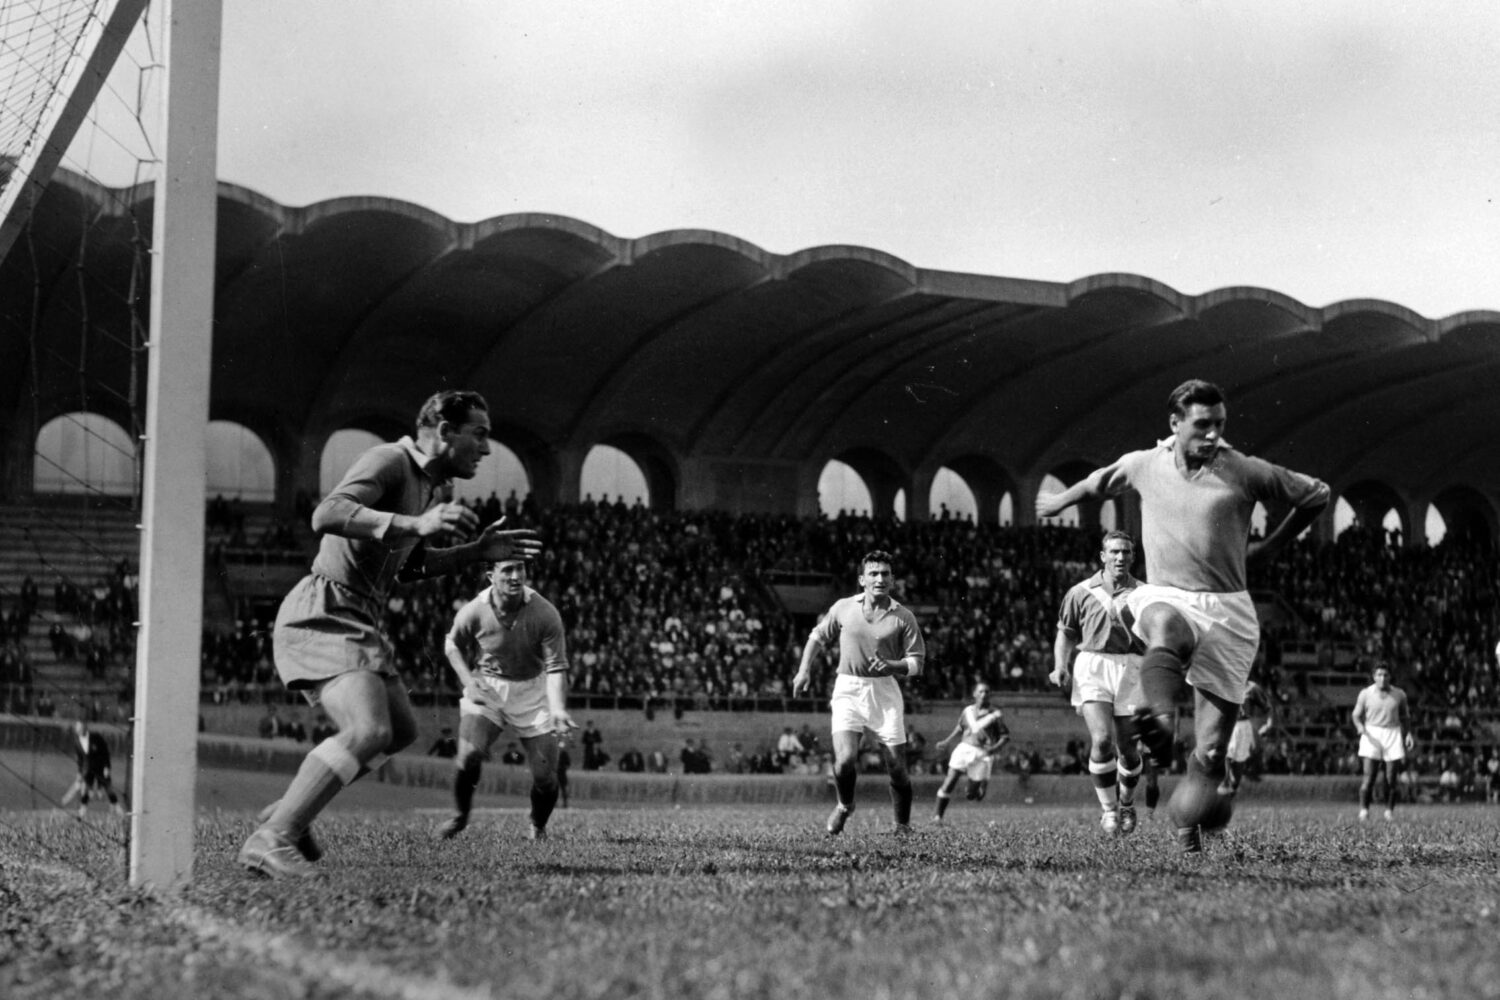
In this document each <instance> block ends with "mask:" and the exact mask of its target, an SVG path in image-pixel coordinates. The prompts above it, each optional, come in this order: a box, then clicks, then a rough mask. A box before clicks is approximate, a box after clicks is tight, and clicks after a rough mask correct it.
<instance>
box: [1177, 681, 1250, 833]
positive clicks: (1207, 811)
mask: <svg viewBox="0 0 1500 1000" xmlns="http://www.w3.org/2000/svg"><path fill="white" fill-rule="evenodd" d="M1193 715H1194V720H1193V721H1194V732H1195V736H1196V746H1194V748H1193V752H1192V753H1190V754H1188V762H1187V774H1186V775H1184V777H1183V780H1182V781H1180V782H1179V783H1178V785H1177V788H1176V789H1175V790H1174V791H1173V793H1172V800H1171V802H1170V803H1168V814H1169V815H1170V816H1171V817H1172V821H1173V822H1174V823H1175V824H1176V826H1177V832H1178V840H1179V843H1181V844H1182V846H1183V848H1184V850H1189V851H1196V850H1198V849H1199V848H1198V839H1197V831H1198V829H1199V827H1201V826H1206V825H1209V824H1212V823H1215V822H1218V823H1222V821H1223V820H1222V819H1221V818H1220V817H1223V818H1225V819H1227V817H1228V812H1227V810H1225V809H1224V797H1223V796H1221V795H1219V794H1218V785H1219V782H1220V781H1221V780H1222V779H1223V777H1224V751H1225V748H1226V747H1227V746H1228V745H1229V732H1230V729H1231V728H1232V727H1233V725H1234V721H1235V719H1236V718H1237V717H1238V715H1239V705H1238V704H1236V703H1234V702H1231V701H1229V700H1227V699H1225V698H1222V697H1220V696H1219V695H1216V694H1213V693H1212V692H1209V691H1205V690H1203V689H1202V688H1199V689H1198V690H1197V692H1196V694H1195V697H1194V704H1193Z"/></svg>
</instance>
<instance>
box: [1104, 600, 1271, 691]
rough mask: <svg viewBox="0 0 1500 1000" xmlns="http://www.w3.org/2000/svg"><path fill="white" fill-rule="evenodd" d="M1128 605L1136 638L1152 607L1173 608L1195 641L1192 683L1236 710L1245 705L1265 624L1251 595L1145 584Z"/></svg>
mask: <svg viewBox="0 0 1500 1000" xmlns="http://www.w3.org/2000/svg"><path fill="white" fill-rule="evenodd" d="M1126 600H1127V602H1128V603H1129V605H1130V612H1131V614H1132V615H1134V616H1135V621H1136V634H1137V635H1140V628H1139V625H1140V620H1141V609H1142V608H1144V607H1146V606H1147V605H1151V604H1168V605H1171V606H1172V607H1174V608H1176V609H1177V610H1178V611H1179V612H1181V614H1182V616H1183V618H1185V619H1186V620H1187V622H1188V624H1189V625H1190V626H1192V629H1193V638H1194V640H1195V645H1194V648H1193V657H1192V659H1191V660H1189V661H1188V671H1187V682H1188V683H1189V684H1191V685H1192V686H1193V687H1195V688H1197V689H1198V690H1200V691H1207V692H1208V693H1209V694H1215V695H1218V696H1219V697H1220V698H1223V699H1224V700H1225V701H1230V702H1233V703H1234V704H1236V705H1239V704H1242V703H1243V702H1244V700H1245V686H1246V684H1247V682H1248V681H1249V679H1250V666H1251V665H1252V664H1253V663H1254V662H1255V651H1256V650H1257V649H1259V648H1260V619H1259V618H1258V617H1257V616H1256V614H1255V601H1254V600H1252V599H1251V597H1250V594H1249V593H1248V592H1246V591H1243V590H1241V591H1238V592H1236V593H1232V594H1210V593H1202V592H1199V591H1195V590H1179V589H1177V588H1176V587H1162V586H1158V585H1156V584H1152V583H1143V584H1141V585H1140V586H1139V587H1136V588H1135V589H1134V590H1132V591H1131V592H1130V595H1129V597H1127V598H1126ZM1141 638H1143V639H1144V638H1145V636H1141Z"/></svg>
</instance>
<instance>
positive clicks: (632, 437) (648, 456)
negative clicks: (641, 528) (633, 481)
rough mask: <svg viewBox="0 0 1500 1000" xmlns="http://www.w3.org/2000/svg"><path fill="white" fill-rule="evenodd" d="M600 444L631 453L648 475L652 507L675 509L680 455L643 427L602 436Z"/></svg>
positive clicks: (647, 482) (647, 483)
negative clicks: (643, 429) (644, 431)
mask: <svg viewBox="0 0 1500 1000" xmlns="http://www.w3.org/2000/svg"><path fill="white" fill-rule="evenodd" d="M598 443H599V444H607V445H609V446H610V447H611V448H618V449H619V450H620V451H622V452H624V453H625V454H626V455H629V456H630V458H631V460H632V461H633V462H635V464H636V465H637V466H638V467H639V468H640V470H641V474H642V475H643V476H645V477H646V488H647V489H648V490H650V492H651V502H650V507H651V509H652V510H676V509H677V501H678V490H679V486H680V483H681V470H680V466H679V463H678V459H677V456H676V455H674V454H673V453H672V451H671V449H670V448H668V447H667V446H666V445H664V444H662V443H661V442H660V441H658V440H657V439H656V438H654V437H652V436H651V435H649V434H644V433H642V432H640V431H625V432H622V433H618V434H611V435H609V436H607V437H605V438H602V439H600V441H599V442H598Z"/></svg>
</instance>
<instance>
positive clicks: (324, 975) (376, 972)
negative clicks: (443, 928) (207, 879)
mask: <svg viewBox="0 0 1500 1000" xmlns="http://www.w3.org/2000/svg"><path fill="white" fill-rule="evenodd" d="M167 907H168V917H169V919H171V920H172V921H173V922H174V923H176V924H177V925H178V926H179V927H182V928H183V929H184V930H186V931H188V932H189V933H191V934H193V935H194V936H195V937H197V938H198V939H199V940H201V941H203V942H204V943H206V944H212V945H214V946H216V947H219V948H227V949H231V950H238V951H243V952H247V953H249V954H250V955H251V956H252V957H254V958H257V959H261V960H264V961H266V962H270V963H272V964H274V965H276V966H278V967H279V968H282V969H285V970H287V971H288V972H290V973H292V974H293V975H296V976H300V977H303V978H306V979H312V980H316V981H317V982H319V983H330V984H337V985H340V986H347V987H350V988H352V989H357V990H362V991H364V992H366V993H372V994H375V995H378V996H389V997H399V998H401V1000H493V998H494V996H495V993H494V990H493V989H492V988H491V987H490V986H489V985H488V984H486V985H485V986H484V987H483V988H480V989H475V988H472V987H467V986H459V985H458V984H457V983H454V982H453V981H452V980H450V979H449V978H448V977H447V976H446V975H442V974H440V975H437V976H430V977H419V976H411V975H408V974H406V973H403V972H397V971H396V970H395V969H391V968H387V967H386V966H383V965H380V964H378V963H375V962H370V961H364V960H345V959H340V958H338V957H336V956H333V955H328V954H323V953H321V952H312V951H309V950H307V949H306V948H303V947H302V946H301V945H299V944H297V943H296V942H295V941H293V940H292V939H291V937H290V936H289V935H286V934H266V933H263V932H260V931H254V930H246V929H245V928H244V927H241V926H238V925H235V924H229V923H226V922H225V921H223V920H221V919H219V918H218V917H216V916H214V915H213V914H211V913H208V912H206V911H204V910H201V909H199V908H197V907H192V906H174V905H172V904H171V903H170V902H167Z"/></svg>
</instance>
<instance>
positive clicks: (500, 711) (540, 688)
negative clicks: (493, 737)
mask: <svg viewBox="0 0 1500 1000" xmlns="http://www.w3.org/2000/svg"><path fill="white" fill-rule="evenodd" d="M474 682H475V683H476V684H477V685H478V686H479V688H480V689H481V691H483V693H484V694H485V696H486V697H487V699H488V704H480V703H479V702H477V701H475V700H473V699H472V698H470V697H469V695H468V693H467V692H465V693H464V696H463V697H462V698H460V699H459V701H458V714H459V717H460V718H464V717H466V716H470V715H479V716H483V717H484V718H486V719H488V720H490V721H491V722H493V723H494V724H495V725H497V726H507V725H508V726H510V727H511V728H512V729H514V730H515V732H516V735H517V736H519V737H521V738H522V739H530V738H531V737H533V736H546V735H547V734H548V733H550V732H552V710H551V709H550V708H548V707H547V675H546V674H541V675H539V676H537V677H533V678H532V679H531V680H527V681H508V680H504V679H503V678H500V677H485V676H483V675H482V674H476V675H475V676H474Z"/></svg>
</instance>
